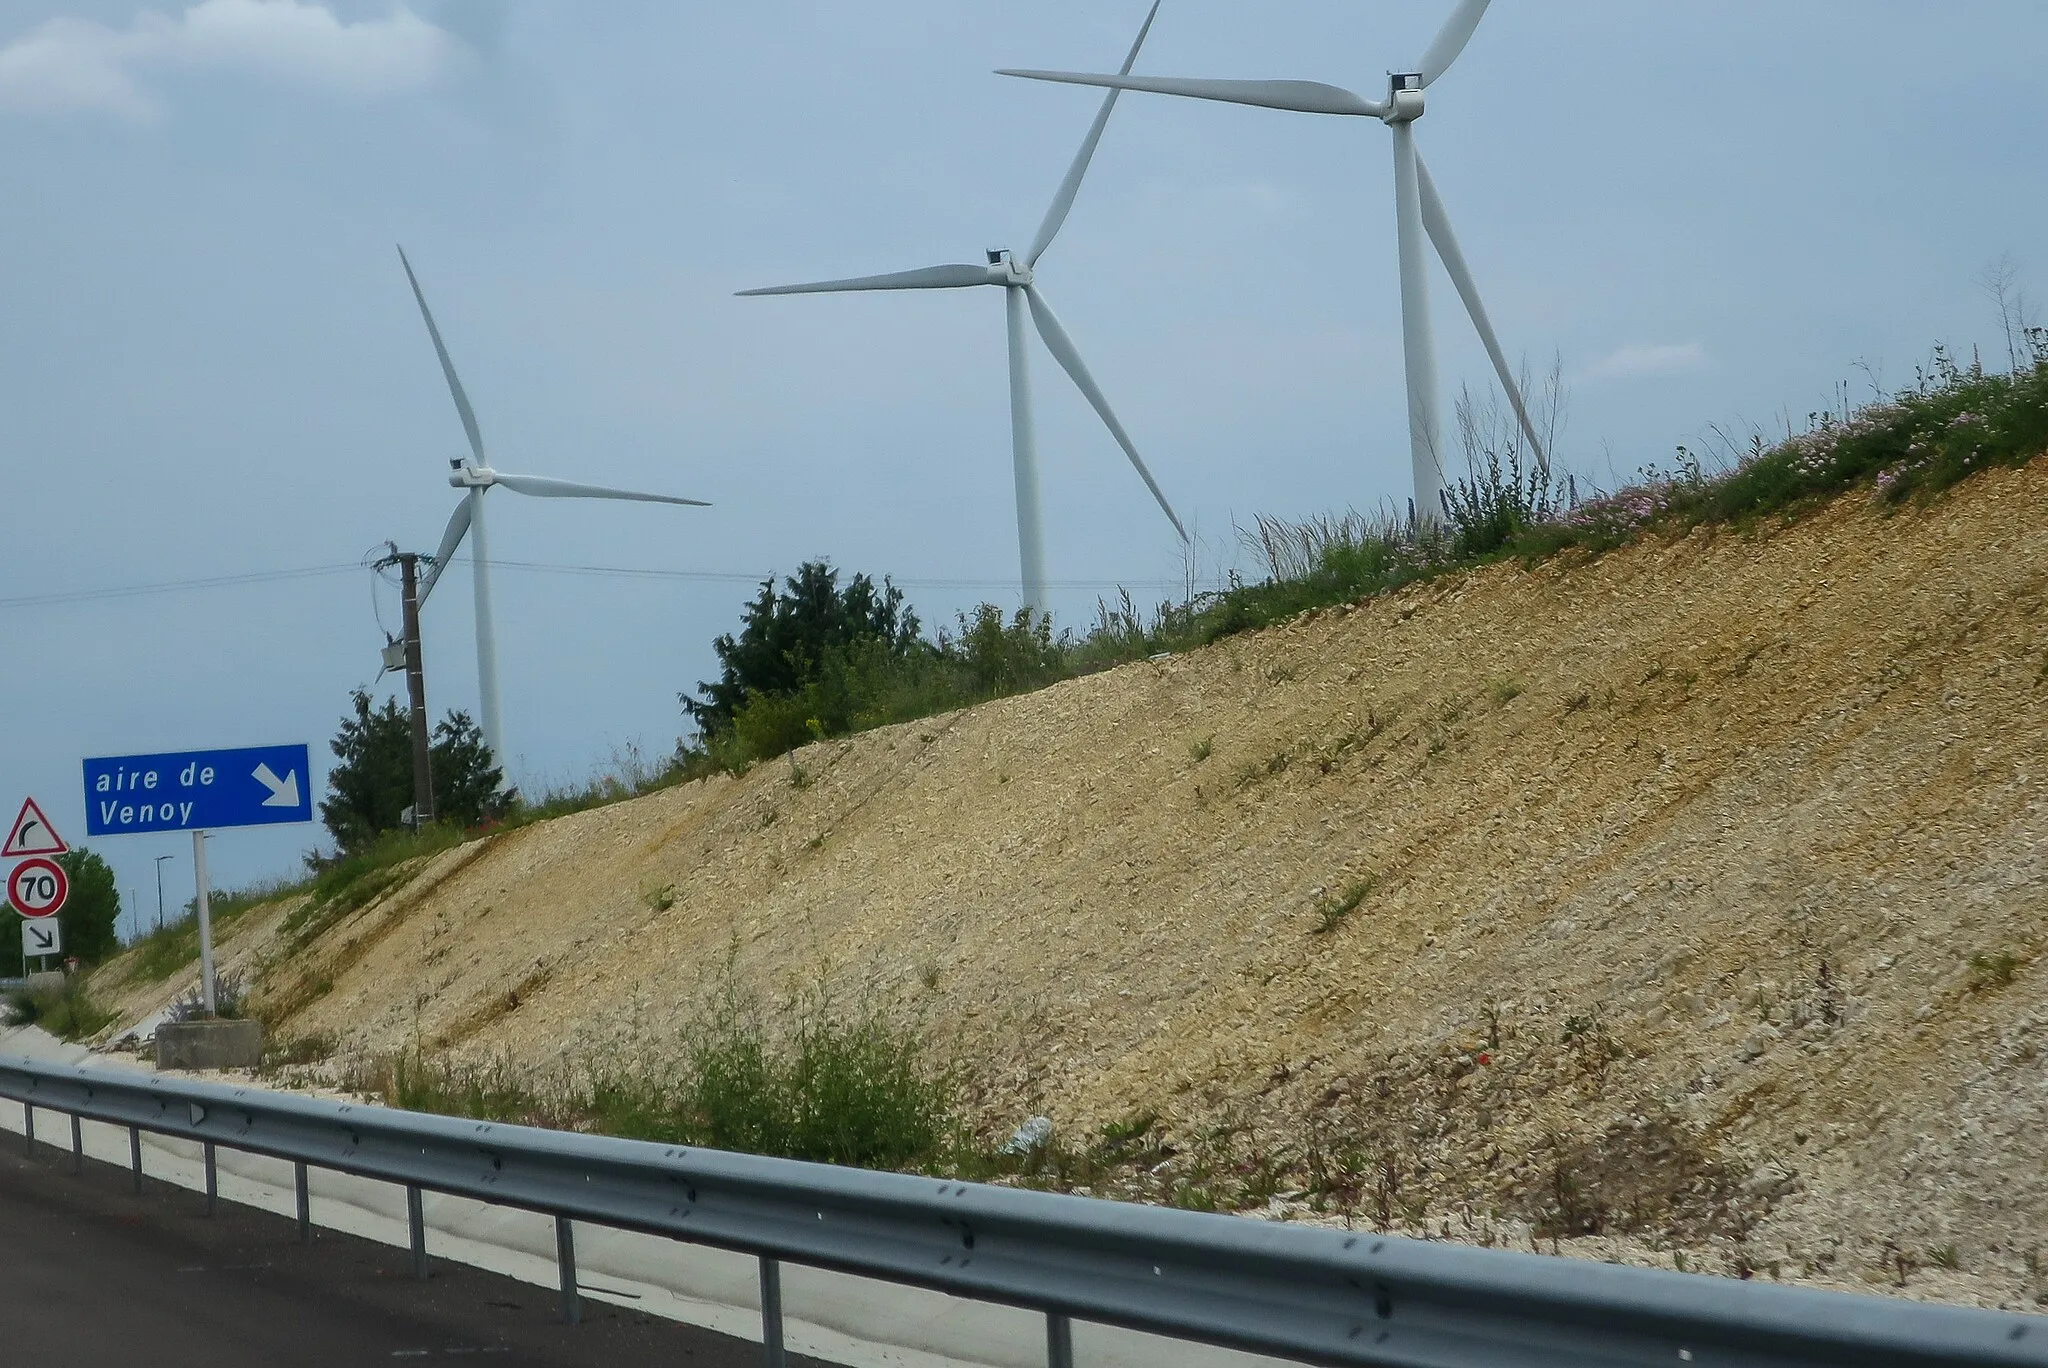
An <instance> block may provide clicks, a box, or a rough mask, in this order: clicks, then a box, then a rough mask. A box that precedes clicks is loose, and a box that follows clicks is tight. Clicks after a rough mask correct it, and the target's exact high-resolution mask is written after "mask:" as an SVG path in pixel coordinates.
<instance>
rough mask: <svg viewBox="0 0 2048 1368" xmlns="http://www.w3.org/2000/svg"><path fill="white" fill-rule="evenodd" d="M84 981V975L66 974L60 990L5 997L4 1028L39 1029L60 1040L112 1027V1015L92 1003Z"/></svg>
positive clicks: (35, 991)
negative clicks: (36, 1027)
mask: <svg viewBox="0 0 2048 1368" xmlns="http://www.w3.org/2000/svg"><path fill="white" fill-rule="evenodd" d="M85 980H86V976H85V975H84V974H69V975H66V976H65V979H64V982H63V984H62V985H61V986H57V987H43V988H32V989H25V990H22V991H18V992H14V993H10V994H8V995H7V1000H6V1009H7V1021H8V1024H9V1025H11V1026H40V1027H42V1029H44V1030H45V1031H48V1032H49V1033H50V1034H51V1035H53V1036H56V1037H57V1038H58V1039H60V1040H84V1039H86V1038H88V1037H90V1036H95V1035H98V1034H99V1033H100V1032H101V1031H103V1030H105V1029H106V1028H107V1027H108V1026H111V1025H112V1024H113V1023H114V1019H115V1015H116V1014H115V1013H114V1012H112V1011H111V1010H109V1009H107V1008H106V1007H103V1006H101V1005H100V1004H99V1003H98V1002H97V1001H95V1000H94V999H93V997H92V994H91V993H90V992H89V991H88V990H87V988H86V981H85Z"/></svg>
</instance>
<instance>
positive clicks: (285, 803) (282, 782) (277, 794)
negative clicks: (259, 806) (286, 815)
mask: <svg viewBox="0 0 2048 1368" xmlns="http://www.w3.org/2000/svg"><path fill="white" fill-rule="evenodd" d="M256 782H257V783H259V784H261V785H263V787H265V788H267V789H269V790H270V796H269V797H268V798H265V799H264V800H263V806H265V807H288V808H295V807H297V806H298V805H299V772H298V771H297V770H287V771H285V776H284V778H282V779H280V778H278V777H277V772H276V771H275V770H273V769H271V768H270V766H268V765H258V766H257V767H256Z"/></svg>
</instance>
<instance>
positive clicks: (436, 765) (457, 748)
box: [320, 689, 512, 854]
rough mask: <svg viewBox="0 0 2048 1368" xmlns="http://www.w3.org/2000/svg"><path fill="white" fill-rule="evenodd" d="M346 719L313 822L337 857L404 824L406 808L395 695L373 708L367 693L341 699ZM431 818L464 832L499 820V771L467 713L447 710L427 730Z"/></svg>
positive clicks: (401, 711)
mask: <svg viewBox="0 0 2048 1368" xmlns="http://www.w3.org/2000/svg"><path fill="white" fill-rule="evenodd" d="M349 702H350V704H351V706H352V713H351V715H350V716H347V717H344V718H342V720H341V729H340V731H338V732H336V733H335V737H334V740H333V742H332V743H331V744H332V747H333V750H334V757H335V759H336V760H337V761H339V762H340V763H338V764H337V765H335V767H334V768H333V770H332V771H330V772H329V774H328V776H327V788H328V795H329V796H328V797H326V798H325V799H323V800H321V803H320V820H321V822H323V823H324V824H325V825H326V827H327V834H328V835H330V836H332V837H333V838H334V843H335V845H336V846H338V847H340V849H341V851H342V853H343V854H348V853H350V852H352V851H355V850H360V849H361V848H362V847H364V846H366V845H368V844H369V843H370V842H371V841H374V840H375V839H376V838H377V837H378V836H380V835H382V834H383V833H384V832H387V831H394V830H396V829H398V828H399V827H401V826H403V825H404V821H403V813H404V812H405V810H406V809H407V808H409V807H411V806H412V718H411V713H410V711H409V710H408V709H406V708H402V707H400V706H399V704H398V700H397V699H395V698H387V699H385V700H384V703H383V706H381V707H373V706H372V705H371V702H370V693H369V690H367V689H357V690H356V691H355V692H354V693H352V694H350V695H349ZM429 753H430V754H431V756H432V761H433V770H434V816H435V819H436V820H437V821H440V822H445V823H449V824H452V825H459V826H465V827H472V826H479V825H481V824H482V823H484V822H485V821H488V820H491V819H493V818H497V817H502V816H504V814H505V810H506V808H507V807H508V806H510V804H511V801H512V794H511V793H510V792H508V791H507V790H506V789H505V787H504V783H505V775H504V771H502V770H501V769H499V767H498V766H497V765H495V764H493V763H491V752H490V748H489V747H488V746H486V745H485V744H484V740H483V734H482V732H481V730H480V729H479V728H478V727H477V725H476V723H474V722H472V721H471V720H470V718H469V715H468V714H467V713H462V712H450V713H449V714H448V715H447V717H445V718H443V719H442V720H441V722H440V723H438V724H437V725H436V726H435V728H434V741H433V744H432V746H431V748H430V752H429Z"/></svg>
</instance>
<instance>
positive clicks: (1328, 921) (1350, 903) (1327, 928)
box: [1310, 875, 1379, 936]
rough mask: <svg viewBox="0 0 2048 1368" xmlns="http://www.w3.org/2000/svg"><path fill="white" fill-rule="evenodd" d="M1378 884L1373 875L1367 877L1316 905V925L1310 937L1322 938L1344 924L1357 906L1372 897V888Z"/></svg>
mask: <svg viewBox="0 0 2048 1368" xmlns="http://www.w3.org/2000/svg"><path fill="white" fill-rule="evenodd" d="M1378 882H1379V879H1378V877H1377V876H1375V875H1368V876H1366V877H1365V878H1363V879H1360V880H1359V881H1358V882H1357V883H1354V884H1352V885H1351V886H1350V887H1348V888H1346V889H1345V890H1344V891H1343V892H1342V893H1340V894H1338V895H1337V896H1335V897H1332V898H1325V899H1323V900H1322V901H1321V902H1319V903H1317V904H1316V925H1315V930H1314V931H1312V932H1311V933H1310V934H1311V935H1317V936H1324V935H1328V934H1329V933H1330V932H1332V931H1335V930H1336V929H1337V928H1338V927H1340V926H1342V925H1343V924H1344V919H1345V918H1346V917H1349V916H1350V915H1351V914H1352V913H1353V912H1356V911H1357V910H1358V905H1359V904H1360V903H1362V902H1364V901H1365V900H1366V899H1367V898H1368V897H1370V896H1371V895H1372V890H1373V886H1374V885H1375V884H1377V883H1378Z"/></svg>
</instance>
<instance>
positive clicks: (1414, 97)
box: [1380, 71, 1422, 126]
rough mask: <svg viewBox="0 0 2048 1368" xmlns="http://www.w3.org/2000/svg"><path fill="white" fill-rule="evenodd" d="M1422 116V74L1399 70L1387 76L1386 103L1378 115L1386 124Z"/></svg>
mask: <svg viewBox="0 0 2048 1368" xmlns="http://www.w3.org/2000/svg"><path fill="white" fill-rule="evenodd" d="M1421 117H1422V75H1421V73H1420V72H1414V71H1400V72H1394V73H1393V74H1391V75H1389V76H1388V77H1387V104H1386V109H1385V111H1384V112H1383V113H1382V114H1381V115H1380V118H1381V120H1382V121H1384V122H1385V123H1387V124H1388V125H1390V126H1391V125H1393V124H1404V123H1414V122H1415V121H1416V120H1417V119H1419V118H1421Z"/></svg>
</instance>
